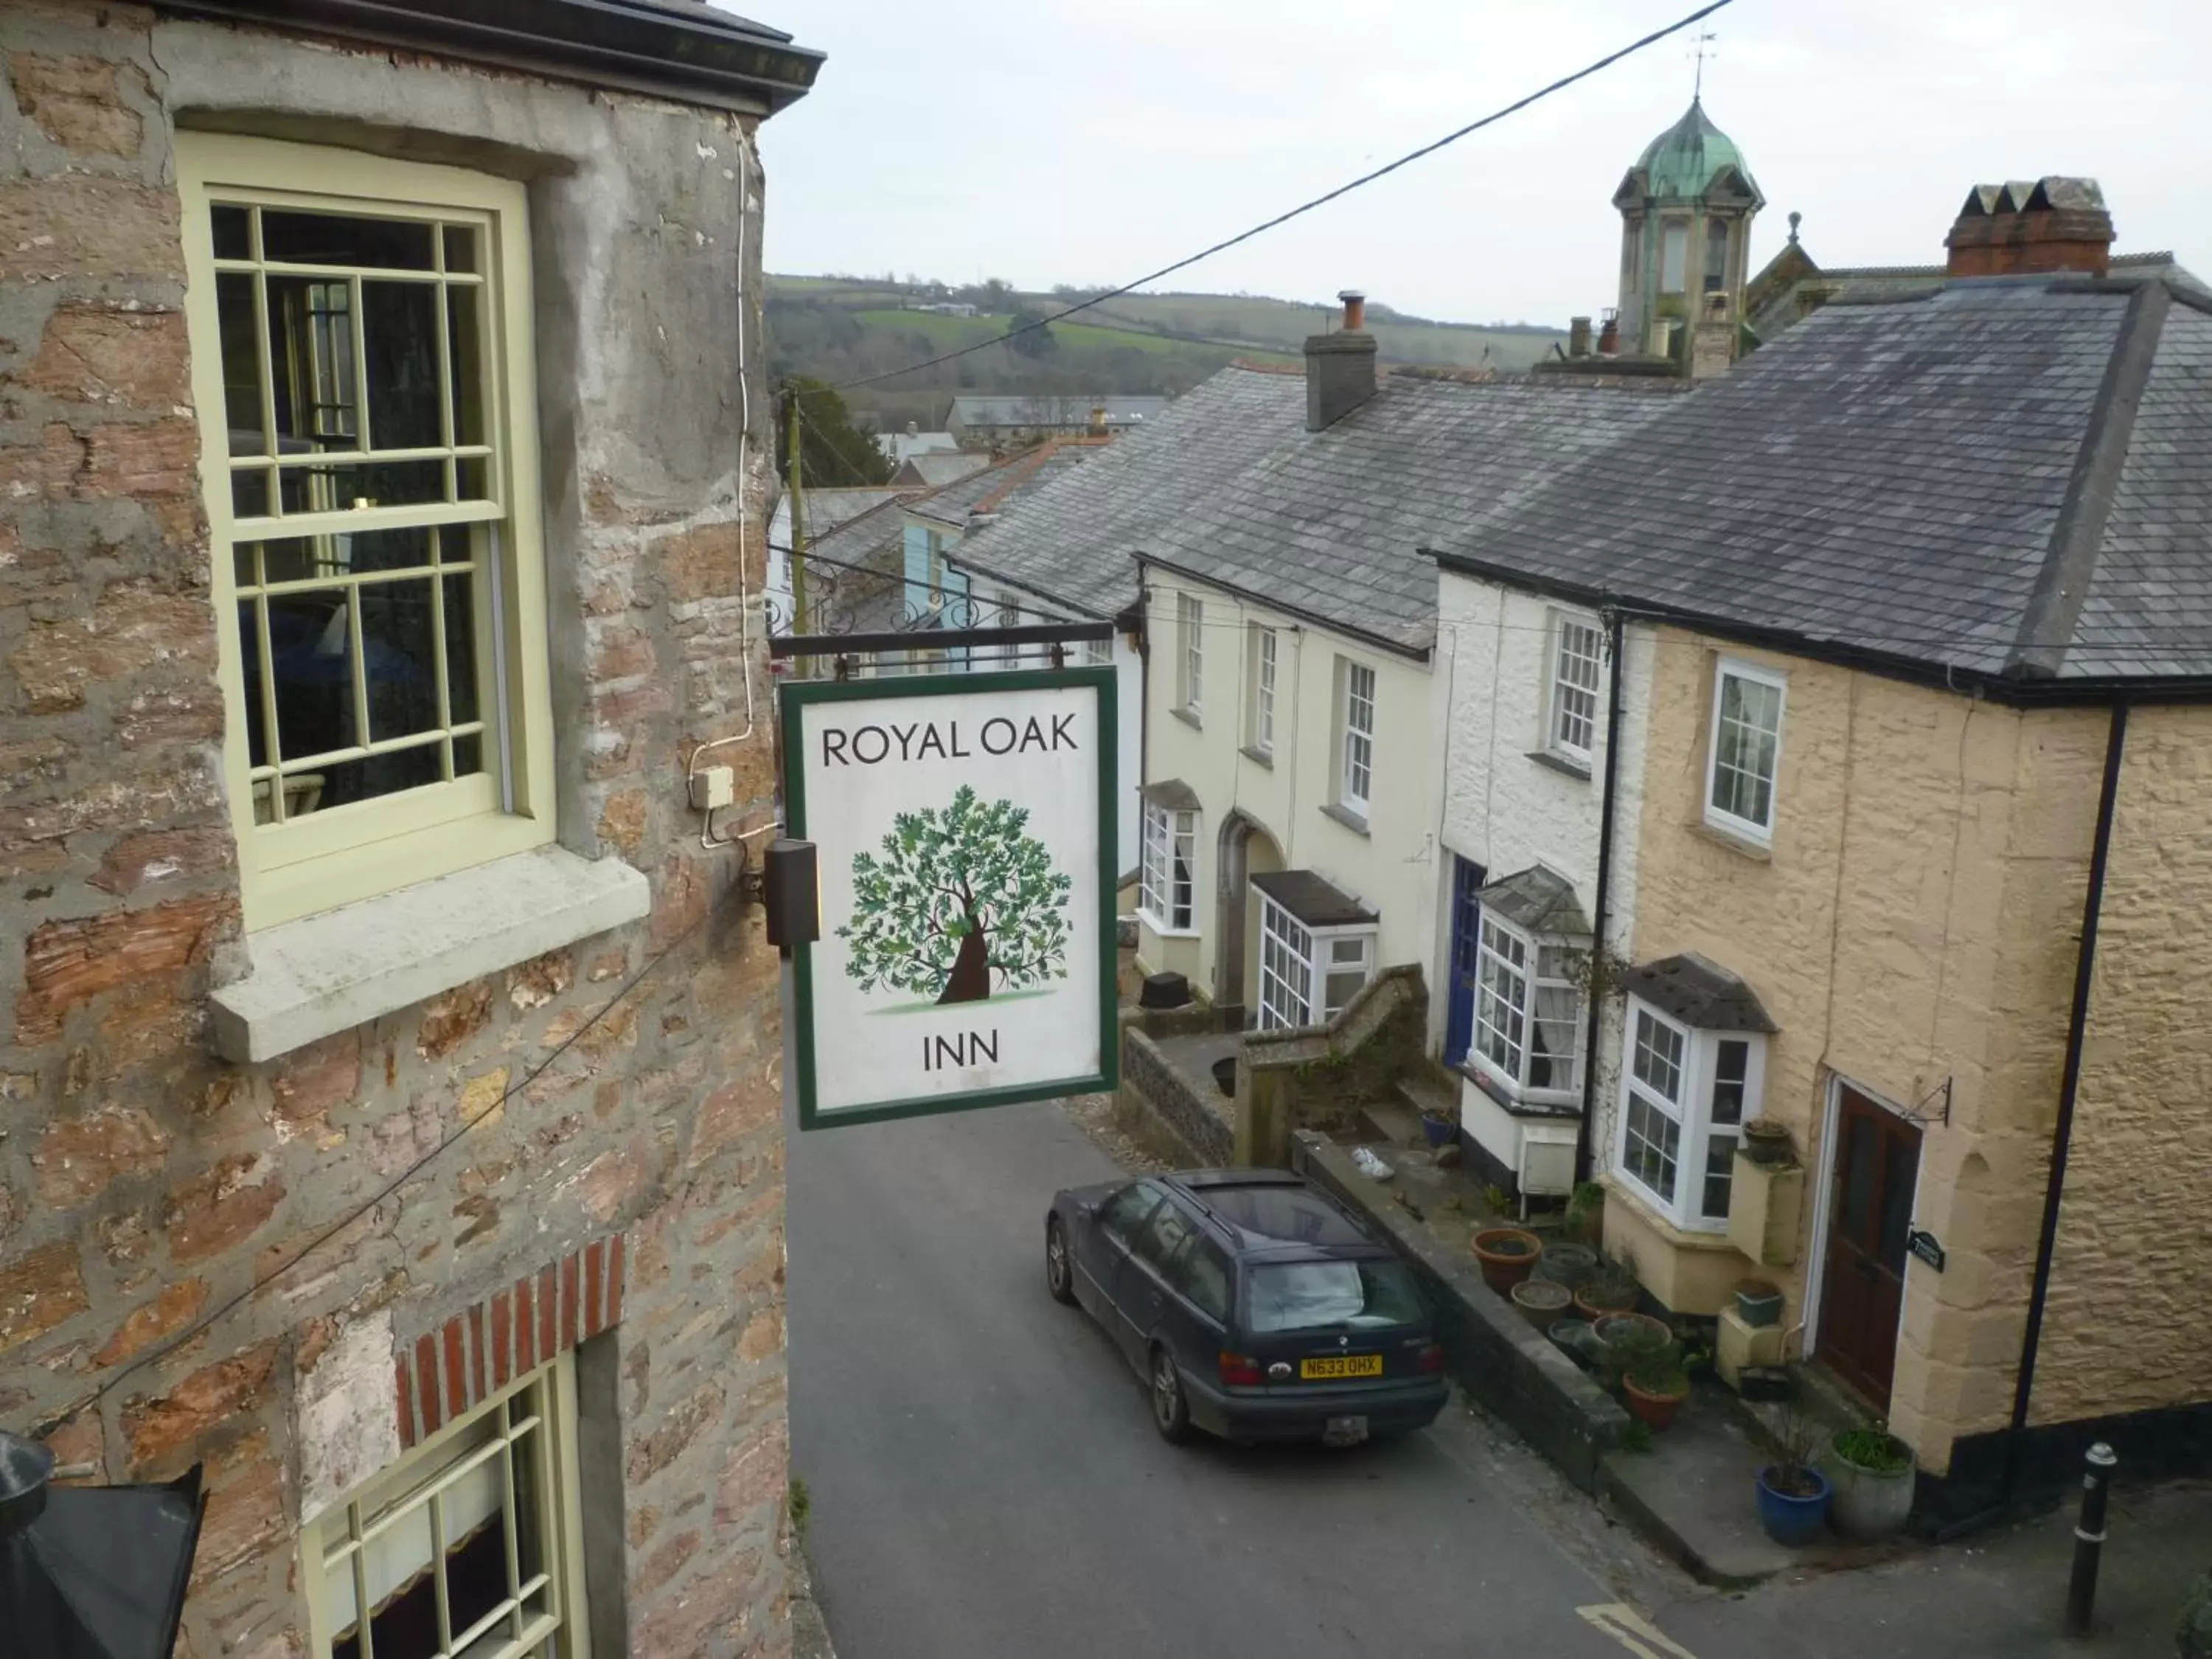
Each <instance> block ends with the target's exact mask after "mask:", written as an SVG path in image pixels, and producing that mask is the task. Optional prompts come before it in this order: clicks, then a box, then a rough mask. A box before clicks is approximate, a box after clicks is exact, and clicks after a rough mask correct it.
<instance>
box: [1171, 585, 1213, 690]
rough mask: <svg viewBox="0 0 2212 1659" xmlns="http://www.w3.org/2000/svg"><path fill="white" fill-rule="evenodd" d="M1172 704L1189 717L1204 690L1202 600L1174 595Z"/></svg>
mask: <svg viewBox="0 0 2212 1659" xmlns="http://www.w3.org/2000/svg"><path fill="white" fill-rule="evenodd" d="M1205 694H1206V601H1205V600H1203V599H1200V598H1199V597H1198V595H1197V594H1195V593H1177V594H1176V708H1180V709H1182V711H1183V713H1185V714H1188V715H1189V716H1190V717H1191V718H1192V719H1193V720H1196V719H1197V718H1198V717H1199V706H1200V703H1201V702H1202V701H1203V700H1204V697H1205Z"/></svg>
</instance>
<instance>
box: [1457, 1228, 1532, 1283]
mask: <svg viewBox="0 0 2212 1659" xmlns="http://www.w3.org/2000/svg"><path fill="white" fill-rule="evenodd" d="M1469 1243H1471V1244H1472V1245H1473V1246H1474V1259H1475V1260H1476V1261H1480V1263H1481V1264H1482V1282H1483V1283H1484V1284H1486V1285H1489V1286H1490V1288H1491V1289H1492V1290H1493V1291H1497V1292H1498V1295H1500V1296H1510V1295H1511V1294H1512V1293H1513V1287H1514V1286H1515V1285H1518V1284H1519V1283H1520V1282H1521V1281H1522V1279H1526V1278H1528V1275H1529V1273H1531V1272H1533V1271H1534V1268H1535V1266H1536V1253H1537V1252H1538V1251H1539V1250H1541V1249H1543V1248H1544V1241H1543V1240H1542V1239H1541V1238H1539V1237H1536V1235H1535V1234H1534V1233H1532V1232H1529V1231H1526V1230H1525V1229H1523V1228H1520V1227H1481V1228H1478V1229H1476V1231H1475V1234H1474V1237H1473V1239H1471V1240H1470V1241H1469Z"/></svg>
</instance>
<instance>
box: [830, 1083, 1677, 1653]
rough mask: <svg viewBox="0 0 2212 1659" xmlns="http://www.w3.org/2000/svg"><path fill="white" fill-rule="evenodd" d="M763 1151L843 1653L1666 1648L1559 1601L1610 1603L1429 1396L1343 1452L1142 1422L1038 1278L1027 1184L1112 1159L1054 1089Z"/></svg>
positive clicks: (1121, 1377) (1104, 1170)
mask: <svg viewBox="0 0 2212 1659" xmlns="http://www.w3.org/2000/svg"><path fill="white" fill-rule="evenodd" d="M790 1146H791V1152H790V1182H791V1212H790V1214H791V1219H790V1230H791V1270H790V1277H791V1369H792V1395H791V1399H792V1438H793V1453H792V1463H793V1473H794V1474H795V1475H797V1476H798V1477H799V1479H801V1480H805V1482H806V1485H807V1488H808V1495H809V1499H810V1509H811V1518H810V1522H809V1533H808V1537H809V1541H810V1544H811V1548H812V1553H813V1555H814V1559H815V1563H816V1566H817V1577H818V1584H817V1589H818V1591H819V1594H820V1595H821V1598H822V1602H823V1607H824V1610H825V1611H826V1613H827V1615H828V1619H829V1631H830V1634H831V1636H832V1638H834V1639H835V1641H836V1644H837V1650H838V1653H839V1655H840V1656H841V1659H1015V1656H1027V1655H1043V1654H1054V1655H1058V1656H1064V1659H1091V1656H1099V1659H1105V1656H1114V1659H1122V1656H1127V1655H1129V1654H1132V1653H1146V1654H1152V1653H1159V1654H1185V1653H1188V1654H1199V1653H1218V1652H1234V1651H1250V1652H1261V1653H1267V1654H1269V1655H1273V1656H1280V1659H1305V1656H1312V1659H1342V1656H1345V1655H1347V1654H1356V1653H1372V1654H1378V1655H1380V1654H1390V1655H1406V1656H1418V1655H1429V1654H1433V1655H1438V1656H1443V1655H1451V1656H1454V1659H1467V1656H1468V1655H1470V1654H1489V1653H1506V1652H1516V1651H1517V1652H1541V1653H1544V1654H1546V1655H1550V1656H1558V1659H1620V1656H1621V1655H1622V1654H1623V1653H1624V1652H1628V1653H1637V1652H1643V1653H1647V1654H1651V1655H1655V1656H1663V1659H1674V1656H1673V1655H1665V1654H1664V1651H1663V1650H1656V1649H1650V1648H1638V1647H1636V1646H1633V1645H1632V1644H1628V1643H1626V1642H1624V1641H1623V1640H1621V1639H1620V1637H1618V1636H1614V1635H1608V1634H1607V1633H1606V1632H1605V1628H1604V1626H1605V1624H1606V1623H1607V1621H1606V1620H1603V1619H1600V1620H1595V1621H1594V1620H1592V1619H1591V1618H1590V1617H1589V1616H1587V1615H1585V1614H1584V1613H1583V1612H1581V1611H1579V1610H1580V1609H1583V1608H1590V1607H1603V1606H1606V1605H1608V1604H1612V1603H1614V1602H1616V1601H1619V1599H1620V1597H1619V1595H1618V1594H1617V1592H1615V1591H1614V1590H1613V1589H1607V1587H1606V1586H1604V1585H1603V1584H1601V1583H1599V1582H1598V1581H1597V1580H1596V1579H1595V1578H1594V1577H1591V1576H1590V1574H1589V1573H1588V1572H1587V1571H1584V1570H1583V1567H1582V1566H1581V1565H1577V1562H1576V1561H1575V1560H1574V1559H1571V1557H1570V1556H1569V1555H1568V1554H1566V1553H1565V1552H1564V1551H1563V1550H1562V1549H1561V1548H1560V1547H1559V1545H1557V1544H1556V1543H1554V1542H1553V1540H1552V1538H1551V1537H1550V1536H1549V1534H1547V1532H1546V1531H1545V1530H1544V1529H1543V1528H1541V1527H1540V1526H1538V1525H1536V1524H1534V1522H1532V1521H1531V1519H1530V1518H1529V1517H1528V1516H1527V1515H1525V1514H1523V1513H1522V1512H1521V1511H1520V1510H1518V1509H1517V1508H1516V1505H1515V1504H1514V1503H1512V1502H1511V1501H1509V1500H1507V1499H1505V1498H1501V1497H1500V1496H1498V1495H1497V1494H1496V1493H1494V1492H1492V1491H1491V1490H1488V1489H1486V1486H1485V1484H1484V1482H1483V1480H1481V1479H1480V1474H1479V1470H1477V1469H1475V1468H1471V1467H1470V1464H1471V1463H1472V1462H1473V1461H1474V1459H1473V1457H1472V1455H1470V1454H1468V1453H1467V1452H1463V1451H1461V1450H1460V1449H1459V1448H1458V1447H1457V1446H1456V1445H1455V1438H1456V1437H1466V1438H1467V1439H1468V1441H1469V1442H1470V1443H1472V1442H1473V1441H1474V1439H1475V1437H1476V1432H1477V1431H1476V1430H1475V1429H1474V1425H1471V1424H1470V1423H1468V1422H1467V1421H1466V1420H1465V1419H1462V1418H1461V1417H1460V1415H1459V1413H1457V1412H1456V1410H1454V1411H1453V1412H1451V1413H1448V1414H1447V1416H1446V1418H1445V1419H1440V1421H1439V1423H1438V1425H1437V1427H1436V1428H1435V1429H1433V1430H1431V1431H1428V1432H1425V1433H1423V1434H1421V1435H1419V1436H1416V1437H1413V1438H1411V1439H1408V1440H1406V1441H1402V1442H1400V1443H1396V1444H1392V1445H1385V1446H1383V1447H1379V1448H1376V1449H1363V1450H1359V1451H1354V1452H1351V1453H1348V1454H1347V1453H1324V1452H1322V1451H1320V1450H1319V1449H1316V1450H1313V1451H1310V1452H1306V1451H1295V1450H1294V1451H1288V1452H1284V1451H1256V1452H1255V1451H1247V1450H1239V1449H1233V1448H1230V1447H1226V1446H1222V1445H1219V1444H1218V1443H1212V1442H1208V1441H1201V1442H1200V1443H1197V1444H1196V1445H1194V1446H1191V1447H1187V1448H1182V1449H1177V1448H1174V1447H1170V1446H1167V1445H1164V1444H1163V1443H1161V1442H1160V1441H1159V1440H1158V1438H1157V1437H1155V1435H1154V1434H1153V1432H1152V1426H1151V1422H1150V1419H1149V1418H1148V1417H1147V1415H1146V1408H1145V1400H1144V1396H1143V1394H1142V1392H1141V1390H1140V1389H1139V1386H1138V1383H1137V1381H1136V1379H1135V1378H1134V1376H1133V1375H1132V1374H1131V1373H1130V1372H1129V1371H1128V1370H1127V1369H1126V1368H1125V1367H1124V1365H1123V1364H1122V1363H1121V1359H1120V1358H1119V1356H1118V1355H1117V1354H1116V1353H1115V1352H1114V1350H1113V1349H1112V1347H1111V1346H1109V1343H1108V1341H1107V1340H1106V1338H1105V1336H1104V1334H1103V1333H1102V1332H1100V1331H1099V1330H1098V1329H1097V1327H1095V1326H1094V1325H1093V1324H1091V1322H1090V1321H1089V1320H1088V1319H1086V1318H1085V1316H1083V1315H1081V1314H1080V1313H1079V1312H1077V1311H1075V1310H1072V1309H1068V1308H1063V1307H1061V1306H1060V1305H1059V1304H1056V1303H1054V1302H1053V1301H1052V1300H1051V1299H1050V1298H1049V1297H1047V1296H1046V1294H1045V1291H1044V1283H1043V1277H1042V1217H1043V1214H1044V1208H1045V1205H1046V1203H1047V1201H1048V1199H1049V1198H1050V1195H1051V1194H1052V1192H1053V1190H1054V1188H1058V1187H1060V1186H1064V1185H1068V1184H1073V1183H1080V1182H1090V1181H1096V1180H1101V1179H1104V1178H1107V1177H1109V1176H1112V1175H1113V1174H1114V1173H1115V1167H1114V1165H1113V1164H1112V1163H1111V1162H1110V1161H1109V1159H1108V1158H1106V1157H1105V1155H1104V1154H1103V1152H1100V1151H1099V1150H1098V1149H1097V1147H1096V1146H1094V1145H1093V1144H1092V1143H1091V1141H1090V1140H1089V1139H1087V1138H1086V1137H1085V1135H1084V1134H1083V1133H1082V1132H1081V1131H1080V1130H1079V1128H1077V1127H1076V1126H1075V1125H1074V1124H1073V1123H1072V1122H1071V1121H1069V1120H1068V1118H1067V1117H1066V1115H1065V1114H1064V1113H1063V1112H1062V1111H1061V1110H1060V1109H1059V1108H1058V1107H1056V1106H1036V1107H1018V1108H1012V1109H1002V1110H998V1111H989V1112H977V1113H974V1114H972V1115H955V1116H949V1117H939V1118H924V1119H918V1120H915V1121H907V1122H894V1123H885V1124H878V1125H873V1126H869V1127H865V1128H857V1129H849V1130H842V1131H834V1132H829V1133H817V1134H809V1135H799V1134H796V1133H794V1134H793V1137H792V1139H791V1143H790ZM1699 1659H1705V1656H1702V1655H1701V1656H1699Z"/></svg>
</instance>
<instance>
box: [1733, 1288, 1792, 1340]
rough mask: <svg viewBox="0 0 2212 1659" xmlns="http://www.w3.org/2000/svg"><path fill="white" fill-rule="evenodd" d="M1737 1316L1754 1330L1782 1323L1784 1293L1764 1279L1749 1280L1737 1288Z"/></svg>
mask: <svg viewBox="0 0 2212 1659" xmlns="http://www.w3.org/2000/svg"><path fill="white" fill-rule="evenodd" d="M1735 1311H1736V1316H1737V1317H1738V1318H1739V1319H1741V1320H1742V1321H1743V1322H1744V1323H1745V1324H1747V1325H1749V1326H1751V1327H1752V1328H1754V1329H1762V1328H1765V1327H1766V1326H1769V1325H1778V1324H1780V1323H1781V1322H1782V1291H1781V1290H1780V1289H1779V1288H1778V1286H1776V1285H1770V1284H1768V1283H1767V1282H1766V1281H1765V1279H1745V1280H1744V1281H1743V1282H1742V1283H1741V1285H1737V1286H1736V1287H1735Z"/></svg>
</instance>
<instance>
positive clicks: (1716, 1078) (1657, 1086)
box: [1614, 969, 1766, 1232]
mask: <svg viewBox="0 0 2212 1659" xmlns="http://www.w3.org/2000/svg"><path fill="white" fill-rule="evenodd" d="M1646 972H1648V970H1643V969H1639V970H1638V974H1644V973H1646ZM1678 1006H1680V1001H1679V1000H1678ZM1765 1070H1766V1033H1765V1031H1762V1030H1706V1029H1701V1028H1700V1027H1699V1026H1696V1025H1693V1024H1688V1023H1686V1021H1685V1020H1684V1019H1682V1018H1677V1017H1676V1016H1675V1015H1674V1014H1670V1013H1668V1012H1665V1011H1663V1010H1662V1009H1661V1008H1660V1007H1658V1006H1656V1005H1654V1004H1653V1003H1650V1002H1647V1001H1645V1000H1644V999H1643V998H1641V997H1639V996H1637V995H1634V994H1632V995H1631V996H1630V997H1629V999H1628V1007H1627V1017H1626V1022H1625V1029H1624V1031H1623V1033H1622V1052H1621V1066H1620V1073H1621V1077H1620V1123H1619V1138H1618V1143H1617V1145H1616V1146H1615V1149H1614V1162H1615V1165H1616V1168H1617V1170H1618V1171H1619V1173H1620V1175H1621V1176H1624V1177H1626V1180H1627V1181H1628V1182H1629V1183H1630V1184H1631V1186H1632V1187H1633V1188H1635V1189H1636V1190H1637V1192H1638V1194H1639V1195H1640V1196H1641V1197H1643V1198H1644V1200H1647V1201H1648V1202H1649V1203H1650V1204H1651V1205H1652V1206H1654V1207H1655V1208H1656V1209H1657V1210H1658V1211H1659V1212H1661V1213H1662V1214H1663V1215H1664V1216H1665V1217H1666V1218H1668V1220H1669V1221H1671V1222H1673V1223H1674V1225H1676V1226H1678V1227H1681V1228H1684V1229H1686V1230H1688V1231H1694V1232H1719V1231H1724V1230H1725V1229H1726V1228H1727V1225H1728V1212H1729V1198H1730V1188H1731V1176H1732V1173H1733V1170H1734V1167H1735V1151H1736V1146H1737V1145H1738V1143H1739V1142H1740V1141H1741V1139H1742V1133H1743V1124H1744V1121H1745V1120H1746V1119H1747V1118H1750V1117H1756V1116H1757V1115H1759V1097H1760V1095H1761V1093H1762V1091H1763V1090H1764V1088H1765Z"/></svg>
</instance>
